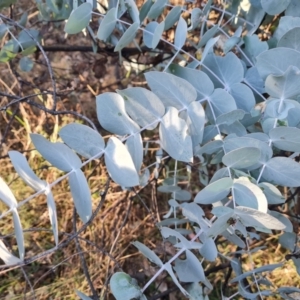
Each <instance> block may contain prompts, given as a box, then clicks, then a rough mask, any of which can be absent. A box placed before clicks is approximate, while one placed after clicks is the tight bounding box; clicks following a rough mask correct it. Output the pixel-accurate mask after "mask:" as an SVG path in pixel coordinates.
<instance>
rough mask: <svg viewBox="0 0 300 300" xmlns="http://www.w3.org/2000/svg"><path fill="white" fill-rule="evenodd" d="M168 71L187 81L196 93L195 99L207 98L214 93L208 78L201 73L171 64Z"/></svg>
mask: <svg viewBox="0 0 300 300" xmlns="http://www.w3.org/2000/svg"><path fill="white" fill-rule="evenodd" d="M168 71H169V72H170V73H172V74H174V75H176V76H178V77H181V78H183V79H185V80H186V81H188V82H189V83H190V84H191V85H192V86H193V87H194V88H195V89H196V91H197V99H202V98H206V97H209V96H210V95H211V94H212V93H213V91H214V85H213V83H212V81H211V80H210V78H209V77H208V76H207V75H206V74H205V73H204V72H202V71H199V70H193V69H190V68H184V67H181V66H180V65H178V64H171V66H170V67H169V69H168Z"/></svg>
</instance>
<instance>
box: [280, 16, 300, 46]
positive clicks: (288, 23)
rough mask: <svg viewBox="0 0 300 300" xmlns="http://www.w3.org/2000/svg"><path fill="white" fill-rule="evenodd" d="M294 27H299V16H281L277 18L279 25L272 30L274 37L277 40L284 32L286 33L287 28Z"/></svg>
mask: <svg viewBox="0 0 300 300" xmlns="http://www.w3.org/2000/svg"><path fill="white" fill-rule="evenodd" d="M295 27H300V18H299V16H295V17H291V16H287V15H286V16H282V17H281V18H280V19H279V25H278V27H277V28H276V30H275V32H274V38H276V39H277V41H279V40H280V39H281V38H282V36H283V35H284V34H285V33H287V32H288V31H289V30H291V29H293V28H295Z"/></svg>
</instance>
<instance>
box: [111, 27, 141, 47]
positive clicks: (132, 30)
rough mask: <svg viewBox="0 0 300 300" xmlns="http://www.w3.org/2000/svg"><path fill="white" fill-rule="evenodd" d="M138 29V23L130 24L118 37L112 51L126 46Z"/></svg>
mask: <svg viewBox="0 0 300 300" xmlns="http://www.w3.org/2000/svg"><path fill="white" fill-rule="evenodd" d="M138 29H139V23H137V22H136V23H133V24H131V25H130V26H129V27H128V29H127V30H126V31H125V32H124V33H123V35H122V37H121V38H120V40H119V41H118V43H117V45H116V47H115V49H114V51H115V52H117V51H120V50H122V49H123V48H124V47H125V46H127V45H128V44H129V43H131V42H132V41H133V40H134V38H135V36H136V33H137V31H138Z"/></svg>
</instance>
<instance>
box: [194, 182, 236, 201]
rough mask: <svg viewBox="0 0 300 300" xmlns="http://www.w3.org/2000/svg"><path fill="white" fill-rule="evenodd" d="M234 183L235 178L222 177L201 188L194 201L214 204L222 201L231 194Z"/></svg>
mask: <svg viewBox="0 0 300 300" xmlns="http://www.w3.org/2000/svg"><path fill="white" fill-rule="evenodd" d="M232 184H233V180H232V179H231V178H229V177H225V178H221V179H219V180H217V181H215V182H213V183H210V184H209V185H208V186H206V187H205V188H204V189H203V190H201V191H200V192H199V193H198V194H197V195H196V197H195V199H194V201H195V202H196V203H200V204H212V203H214V202H217V201H220V200H222V199H223V198H225V197H226V196H227V195H228V194H229V192H230V189H231V187H232Z"/></svg>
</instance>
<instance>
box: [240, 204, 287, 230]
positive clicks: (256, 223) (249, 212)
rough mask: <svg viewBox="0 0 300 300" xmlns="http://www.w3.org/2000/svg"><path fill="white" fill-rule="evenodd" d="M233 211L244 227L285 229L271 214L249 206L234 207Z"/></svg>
mask: <svg viewBox="0 0 300 300" xmlns="http://www.w3.org/2000/svg"><path fill="white" fill-rule="evenodd" d="M234 213H235V215H236V216H237V217H238V218H239V220H240V222H241V223H242V224H243V225H244V226H246V227H248V226H250V227H262V228H267V229H274V230H284V229H285V225H284V224H283V223H282V222H280V221H279V220H277V219H276V218H274V217H273V216H271V215H269V214H266V213H263V212H261V211H258V210H256V209H253V208H250V207H243V206H239V207H236V208H235V209H234Z"/></svg>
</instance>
